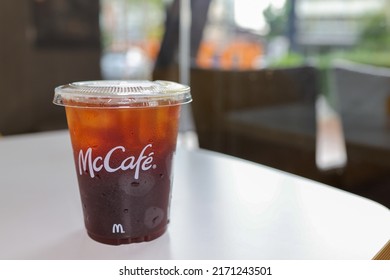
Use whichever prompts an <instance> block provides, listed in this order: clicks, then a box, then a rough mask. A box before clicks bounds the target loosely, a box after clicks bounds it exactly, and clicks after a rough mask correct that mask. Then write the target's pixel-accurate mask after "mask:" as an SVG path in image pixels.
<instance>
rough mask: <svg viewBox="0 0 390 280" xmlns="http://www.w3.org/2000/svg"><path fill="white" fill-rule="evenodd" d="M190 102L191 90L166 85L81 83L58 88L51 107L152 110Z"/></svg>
mask: <svg viewBox="0 0 390 280" xmlns="http://www.w3.org/2000/svg"><path fill="white" fill-rule="evenodd" d="M191 101H192V98H191V93H190V87H188V86H185V85H182V84H178V83H175V82H169V81H135V80H134V81H133V80H128V81H110V80H107V81H105V80H101V81H84V82H74V83H71V84H67V85H63V86H59V87H57V88H56V89H55V93H54V100H53V103H54V104H57V105H62V106H71V107H98V108H99V107H103V108H110V107H112V108H118V107H123V108H128V107H154V106H170V105H178V104H185V103H189V102H191Z"/></svg>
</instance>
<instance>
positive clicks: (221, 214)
mask: <svg viewBox="0 0 390 280" xmlns="http://www.w3.org/2000/svg"><path fill="white" fill-rule="evenodd" d="M67 133H68V132H67V131H60V132H51V133H42V134H31V135H23V136H14V137H5V138H2V139H0V229H1V230H0V248H1V249H0V259H371V258H372V257H373V256H374V255H375V254H376V252H378V251H379V250H380V248H381V247H382V246H383V245H384V244H385V243H386V242H387V241H388V240H389V237H390V211H389V209H387V208H385V207H383V206H381V205H379V204H377V203H375V202H372V201H370V200H367V199H365V198H361V197H358V196H355V195H352V194H349V193H347V192H344V191H340V190H337V189H334V188H332V187H329V186H326V185H323V184H319V183H316V182H313V181H310V180H307V179H303V178H300V177H296V176H293V175H290V174H287V173H283V172H280V171H277V170H274V169H271V168H268V167H264V166H262V165H258V164H253V163H249V162H246V161H243V160H240V159H235V158H232V157H228V156H225V155H221V154H217V153H213V152H208V151H203V150H185V149H183V148H180V147H179V148H178V152H177V157H176V161H175V178H174V179H175V180H174V189H173V200H172V210H171V223H170V225H169V228H168V231H167V233H165V234H164V235H163V236H161V237H160V238H158V239H156V240H153V241H151V242H147V243H140V244H130V245H121V246H110V245H104V244H100V243H97V242H95V241H93V240H91V239H90V238H89V237H88V236H87V234H86V232H85V230H84V226H83V220H82V210H81V206H80V199H79V194H78V187H77V180H76V174H75V169H74V163H73V158H72V152H71V147H70V140H69V136H68V134H67Z"/></svg>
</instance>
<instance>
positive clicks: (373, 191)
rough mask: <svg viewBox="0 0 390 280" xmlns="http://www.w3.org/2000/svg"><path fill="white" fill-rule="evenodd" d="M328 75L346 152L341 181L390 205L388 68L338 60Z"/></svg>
mask: <svg viewBox="0 0 390 280" xmlns="http://www.w3.org/2000/svg"><path fill="white" fill-rule="evenodd" d="M331 77H332V81H333V88H334V90H335V93H336V97H337V100H336V101H337V104H338V110H339V112H340V115H341V119H342V124H343V128H344V135H345V142H346V148H347V155H348V164H347V166H346V169H345V171H344V174H343V179H342V184H343V186H344V188H346V189H347V190H350V191H352V192H355V193H358V194H360V195H363V196H366V197H369V198H372V199H374V200H376V201H378V202H381V203H383V204H385V205H387V206H388V207H390V69H388V68H380V67H373V66H367V65H362V64H357V63H351V62H346V61H338V62H336V63H334V65H333V66H332V69H331Z"/></svg>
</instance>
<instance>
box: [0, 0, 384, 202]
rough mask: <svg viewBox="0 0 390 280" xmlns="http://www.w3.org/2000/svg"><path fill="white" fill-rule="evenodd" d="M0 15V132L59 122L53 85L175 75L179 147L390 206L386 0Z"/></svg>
mask: <svg viewBox="0 0 390 280" xmlns="http://www.w3.org/2000/svg"><path fill="white" fill-rule="evenodd" d="M0 21H1V24H0V35H1V43H0V134H1V135H3V136H7V135H13V134H20V133H31V132H40V131H47V130H56V129H64V128H66V120H65V114H64V111H63V109H62V108H60V107H57V106H54V105H52V103H51V101H52V96H53V89H54V88H55V87H56V86H58V85H62V84H66V83H70V82H73V81H80V80H97V79H119V80H122V79H153V80H154V79H165V80H174V81H178V82H181V83H184V84H189V85H191V88H192V94H193V98H194V102H193V103H192V104H191V105H186V106H185V107H184V108H183V112H182V122H181V126H180V132H181V136H182V137H181V138H180V139H184V140H183V141H184V142H185V143H186V144H187V145H188V146H190V147H200V148H205V149H210V150H215V151H219V152H223V153H226V154H230V155H234V156H237V157H241V158H243V159H247V160H251V161H255V162H259V163H262V164H266V165H268V166H271V167H274V168H278V169H281V170H284V171H287V172H291V173H294V174H297V175H300V176H304V177H307V178H310V179H313V180H317V181H320V182H324V183H326V184H330V185H333V186H335V187H338V188H341V189H344V190H347V191H350V192H354V193H357V194H359V195H363V196H366V197H369V198H371V199H374V200H376V201H378V202H380V203H382V204H384V205H386V206H388V207H389V206H390V130H389V129H390V121H389V114H390V69H389V67H390V0H370V1H366V0H192V1H191V0H181V1H180V0H142V1H141V0H100V1H81V0H29V1H22V2H20V1H2V2H1V3H0ZM0 141H1V140H0Z"/></svg>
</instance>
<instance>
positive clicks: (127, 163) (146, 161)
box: [78, 144, 154, 179]
mask: <svg viewBox="0 0 390 280" xmlns="http://www.w3.org/2000/svg"><path fill="white" fill-rule="evenodd" d="M149 148H152V144H148V145H146V146H145V147H144V148H143V149H142V151H141V153H140V154H139V156H138V157H137V156H134V155H131V156H129V157H126V158H124V159H123V160H122V162H121V164H120V165H117V166H114V165H113V163H112V161H111V158H112V156H113V155H114V154H115V155H116V157H117V158H118V156H119V155H118V154H120V153H122V154H123V155H126V154H125V153H126V148H125V147H123V146H117V147H114V148H112V149H111V150H110V151H109V152H108V153H107V155H106V156H105V157H101V156H98V157H96V158H94V157H93V154H92V148H88V149H87V151H86V152H85V153H84V152H83V150H80V152H79V160H78V163H79V173H80V175H83V172H88V173H89V176H91V178H94V177H95V172H99V171H101V170H102V169H104V170H106V171H107V172H109V173H113V172H116V171H118V170H123V171H126V170H135V173H134V179H138V178H139V172H140V170H143V171H147V170H149V169H150V168H152V167H153V164H152V163H153V155H154V152H149V153H148V154H147V155H146V153H147V150H148V149H149Z"/></svg>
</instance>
